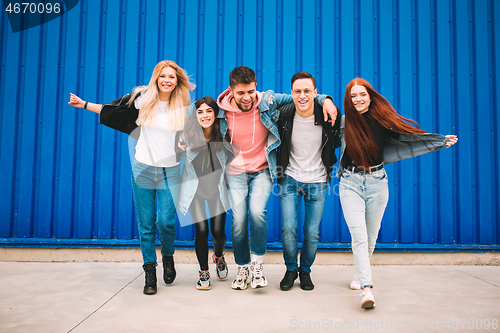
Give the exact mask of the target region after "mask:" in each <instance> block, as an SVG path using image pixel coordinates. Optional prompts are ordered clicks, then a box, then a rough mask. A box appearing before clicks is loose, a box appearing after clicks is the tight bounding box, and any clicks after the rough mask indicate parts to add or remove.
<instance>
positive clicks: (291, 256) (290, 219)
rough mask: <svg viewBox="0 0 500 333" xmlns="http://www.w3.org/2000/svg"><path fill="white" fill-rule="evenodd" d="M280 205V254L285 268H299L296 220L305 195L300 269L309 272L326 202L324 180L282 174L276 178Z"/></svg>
mask: <svg viewBox="0 0 500 333" xmlns="http://www.w3.org/2000/svg"><path fill="white" fill-rule="evenodd" d="M278 188H279V195H280V207H281V233H282V242H283V258H284V259H285V265H286V269H287V270H289V271H294V270H297V269H299V266H298V264H297V256H298V246H297V224H298V222H299V207H300V200H301V199H302V196H303V197H304V205H305V215H304V227H303V228H304V241H303V243H302V250H301V251H300V269H299V270H300V271H301V272H306V273H310V272H311V266H312V264H313V263H314V259H315V258H316V250H317V248H318V242H319V224H320V222H321V216H322V215H323V207H324V205H325V196H326V182H324V183H301V182H298V181H296V180H295V179H294V178H292V177H290V176H287V175H284V176H283V177H281V178H280V179H278Z"/></svg>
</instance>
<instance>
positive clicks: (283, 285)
mask: <svg viewBox="0 0 500 333" xmlns="http://www.w3.org/2000/svg"><path fill="white" fill-rule="evenodd" d="M298 276H299V273H298V272H297V271H296V270H295V271H289V270H287V271H286V272H285V276H284V277H283V280H281V282H280V289H281V290H284V291H288V290H290V289H292V287H293V283H294V282H295V280H296V279H297V277H298Z"/></svg>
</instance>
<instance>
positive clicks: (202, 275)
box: [200, 271, 210, 281]
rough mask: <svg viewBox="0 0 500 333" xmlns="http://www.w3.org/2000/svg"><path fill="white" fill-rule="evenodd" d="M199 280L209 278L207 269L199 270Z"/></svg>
mask: <svg viewBox="0 0 500 333" xmlns="http://www.w3.org/2000/svg"><path fill="white" fill-rule="evenodd" d="M200 280H201V281H207V280H210V272H209V271H201V272H200Z"/></svg>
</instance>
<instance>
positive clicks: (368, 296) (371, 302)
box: [361, 290, 375, 309]
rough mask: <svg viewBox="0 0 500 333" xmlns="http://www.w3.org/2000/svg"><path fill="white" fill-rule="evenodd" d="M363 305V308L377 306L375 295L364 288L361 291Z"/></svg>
mask: <svg viewBox="0 0 500 333" xmlns="http://www.w3.org/2000/svg"><path fill="white" fill-rule="evenodd" d="M361 296H362V298H361V307H362V308H363V309H373V308H374V307H375V297H373V294H372V292H371V291H369V290H363V292H362V293H361Z"/></svg>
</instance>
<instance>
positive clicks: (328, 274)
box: [0, 262, 500, 332]
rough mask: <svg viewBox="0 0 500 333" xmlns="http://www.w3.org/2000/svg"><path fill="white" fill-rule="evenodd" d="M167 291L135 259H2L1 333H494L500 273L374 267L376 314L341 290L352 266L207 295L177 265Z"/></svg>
mask: <svg viewBox="0 0 500 333" xmlns="http://www.w3.org/2000/svg"><path fill="white" fill-rule="evenodd" d="M176 269H177V278H176V280H175V282H174V283H173V284H172V285H169V286H167V285H165V284H164V283H163V281H162V280H161V276H162V273H163V270H162V269H161V267H159V269H158V277H159V284H158V293H157V294H156V295H150V296H146V295H143V293H142V288H143V285H144V274H143V272H142V267H141V264H140V263H138V262H120V263H117V262H79V263H78V262H75V263H72V262H65V263H45V262H0V286H1V289H0V332H143V331H150V332H391V331H392V332H457V331H460V332H498V331H500V328H499V327H500V322H499V321H500V310H499V309H500V266H453V265H443V266H416V265H408V266H404V265H383V266H373V267H372V271H373V278H374V284H375V288H374V290H373V293H374V295H375V298H376V308H375V309H373V310H363V309H361V308H360V307H359V302H360V299H361V297H360V296H359V294H360V292H359V291H353V290H350V289H349V288H348V286H349V282H350V280H351V278H352V276H353V273H354V267H353V266H344V265H315V266H313V272H312V275H311V276H312V279H313V282H314V283H315V286H316V287H315V289H314V290H313V291H310V292H306V291H302V290H301V289H300V286H299V283H298V281H296V283H295V286H294V287H293V288H292V290H290V291H288V292H284V291H281V290H280V289H279V282H280V280H281V278H282V276H283V274H284V271H285V268H284V266H283V265H278V264H266V265H264V272H265V275H266V277H267V279H268V281H269V286H268V287H266V288H263V289H256V290H254V289H251V288H249V289H247V290H244V291H236V290H232V289H231V287H230V284H231V280H232V279H233V278H234V275H235V272H236V266H235V265H234V264H231V265H230V266H229V277H228V279H226V280H219V279H218V278H217V277H216V274H215V267H214V265H213V264H212V265H211V266H210V270H211V275H212V290H210V291H198V290H196V288H195V284H196V281H197V273H198V266H197V265H196V264H193V263H191V264H188V263H184V264H183V263H178V264H176Z"/></svg>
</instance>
